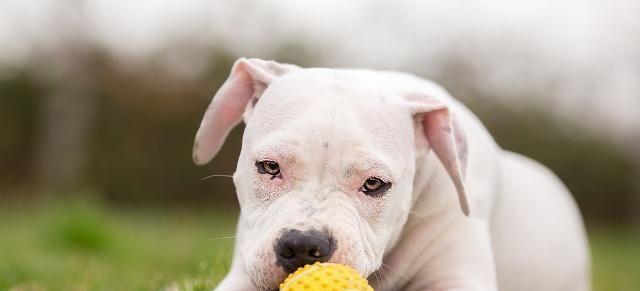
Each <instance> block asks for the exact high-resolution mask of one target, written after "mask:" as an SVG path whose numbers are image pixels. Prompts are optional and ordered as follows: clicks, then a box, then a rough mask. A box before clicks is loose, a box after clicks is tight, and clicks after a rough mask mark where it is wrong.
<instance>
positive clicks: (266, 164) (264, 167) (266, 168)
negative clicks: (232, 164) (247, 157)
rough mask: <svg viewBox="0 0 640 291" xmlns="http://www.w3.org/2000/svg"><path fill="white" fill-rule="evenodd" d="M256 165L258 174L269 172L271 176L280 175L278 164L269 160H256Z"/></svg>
mask: <svg viewBox="0 0 640 291" xmlns="http://www.w3.org/2000/svg"><path fill="white" fill-rule="evenodd" d="M256 167H257V168H258V173H260V174H269V175H271V176H273V177H272V179H273V178H275V177H276V176H278V175H280V165H278V163H276V162H274V161H271V160H262V161H258V162H256Z"/></svg>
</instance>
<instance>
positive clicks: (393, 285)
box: [380, 265, 396, 290]
mask: <svg viewBox="0 0 640 291" xmlns="http://www.w3.org/2000/svg"><path fill="white" fill-rule="evenodd" d="M383 267H384V265H383ZM387 267H388V266H387ZM380 272H381V274H382V276H383V277H384V278H385V279H387V282H389V285H391V289H392V290H396V286H395V284H394V283H393V280H391V278H389V276H388V275H387V272H386V271H385V270H384V268H380Z"/></svg>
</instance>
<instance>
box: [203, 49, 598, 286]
mask: <svg viewBox="0 0 640 291" xmlns="http://www.w3.org/2000/svg"><path fill="white" fill-rule="evenodd" d="M243 119H244V122H245V123H246V129H245V131H244V137H243V142H242V151H241V153H240V157H239V159H238V165H237V168H236V172H235V174H234V176H233V181H234V183H235V186H236V191H237V195H238V200H239V202H240V207H241V214H240V218H239V222H238V229H237V240H236V242H235V251H234V257H233V263H232V266H231V270H230V271H229V273H228V274H227V276H226V278H225V279H224V280H223V281H222V282H221V283H220V285H219V286H218V288H217V289H216V290H275V289H277V288H278V285H279V283H281V282H282V281H283V280H284V278H285V276H286V275H287V274H288V273H290V272H292V271H294V270H296V269H297V268H298V267H300V266H303V265H305V264H308V263H313V262H315V261H322V262H325V261H328V262H335V263H341V264H347V265H350V266H351V267H353V268H354V269H356V270H357V271H358V272H360V273H361V274H362V275H363V276H368V278H369V282H370V283H371V284H372V285H373V287H374V288H375V290H498V289H500V290H507V291H509V290H512V291H527V290H544V291H553V290H558V291H569V290H589V286H590V275H589V261H590V259H589V251H588V245H587V239H586V236H585V231H584V227H583V224H582V220H581V217H580V213H579V211H578V209H577V207H576V205H575V203H574V201H573V200H572V198H571V195H570V194H569V192H568V191H567V189H566V188H565V187H564V186H563V184H562V183H561V182H560V181H559V180H558V178H556V177H555V176H554V174H553V173H551V172H550V171H549V170H548V169H546V168H545V167H544V166H541V165H540V164H538V163H536V162H534V161H532V160H529V159H527V158H525V157H523V156H520V155H517V154H514V153H510V152H507V151H504V150H502V149H500V148H499V147H498V146H497V145H496V143H495V141H494V140H493V139H492V137H491V135H490V134H489V133H488V132H487V130H486V129H485V128H484V127H483V125H482V124H481V123H480V121H479V120H478V119H477V118H476V117H475V116H474V115H473V114H472V113H471V112H470V111H469V110H468V109H467V108H466V107H464V106H463V105H462V104H460V103H459V102H457V101H456V100H454V99H453V98H452V97H450V96H449V94H448V93H447V92H446V91H444V90H443V89H442V88H440V87H439V86H437V85H435V84H434V83H431V82H429V81H426V80H423V79H420V78H417V77H414V76H412V75H408V74H402V73H396V72H386V71H371V70H352V69H324V68H300V67H297V66H294V65H287V64H280V63H276V62H273V61H263V60H259V59H244V58H242V59H239V60H238V61H236V63H235V64H234V66H233V69H232V70H231V74H230V76H229V78H228V79H227V81H226V83H225V84H224V85H223V86H222V87H221V88H220V90H219V91H218V92H217V93H216V95H215V97H214V98H213V101H212V102H211V105H210V106H209V108H208V109H207V111H206V113H205V115H204V119H203V120H202V124H201V125H200V129H199V130H198V133H197V135H196V140H195V145H194V152H193V153H194V156H193V158H194V160H195V162H196V163H197V164H200V165H201V164H205V163H207V162H209V161H210V160H211V159H212V158H213V157H214V156H215V155H216V153H217V152H218V150H219V149H220V147H221V146H222V144H223V143H224V140H225V138H226V136H227V134H228V133H229V131H230V130H231V129H232V128H233V127H234V126H236V125H237V124H238V123H239V122H240V121H241V120H243Z"/></svg>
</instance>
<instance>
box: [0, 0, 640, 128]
mask: <svg viewBox="0 0 640 291" xmlns="http://www.w3.org/2000/svg"><path fill="white" fill-rule="evenodd" d="M61 3H64V2H63V1H54V0H49V1H47V0H14V1H11V0H0V64H4V65H5V66H15V65H18V66H19V65H20V64H21V63H22V62H24V61H25V60H27V59H28V57H29V54H30V52H31V51H32V50H33V49H34V48H37V49H39V50H46V49H48V48H49V47H55V45H56V43H58V42H60V41H61V40H60V39H64V36H65V35H67V34H70V33H71V32H68V31H65V29H64V26H63V25H60V19H59V18H53V17H51V11H52V8H60V7H61V6H62V4H61ZM83 9H84V10H83V15H82V16H77V17H78V19H72V21H71V23H77V25H78V26H81V27H80V28H78V27H75V28H74V29H76V31H77V30H78V29H79V30H82V31H84V32H85V33H86V35H88V36H89V38H91V39H93V40H95V41H97V42H100V43H103V44H104V45H105V46H106V47H108V48H109V49H110V50H112V51H113V52H114V53H116V54H118V55H120V56H122V57H130V58H136V57H145V56H148V55H150V54H151V53H153V52H155V51H157V50H159V49H163V48H165V47H167V46H175V44H176V43H180V42H193V43H194V44H198V45H202V46H213V45H215V46H219V47H224V48H227V49H230V50H232V51H233V52H234V53H235V54H237V55H248V56H259V57H265V58H269V57H270V56H271V55H272V54H273V50H274V49H276V48H277V47H278V46H279V45H281V44H282V43H285V42H294V41H295V42H302V43H305V44H306V45H307V46H308V47H311V48H313V52H314V53H316V54H317V55H316V57H317V59H318V60H319V62H320V63H319V64H322V65H326V66H341V67H352V66H357V67H369V68H385V69H399V70H408V71H412V72H420V73H424V72H429V70H430V68H432V67H433V68H436V67H437V65H438V61H439V57H440V56H442V54H443V53H446V52H448V51H456V52H458V53H462V54H464V55H467V56H471V61H472V63H473V65H474V66H476V67H478V68H486V72H487V75H486V76H484V78H486V80H485V82H487V84H488V85H487V86H489V87H490V88H492V90H495V91H496V96H501V98H510V96H511V94H509V92H510V91H514V92H515V91H517V90H528V89H530V88H529V87H533V88H535V87H536V86H545V85H548V80H549V79H554V80H560V81H561V84H562V85H561V86H562V88H561V90H559V91H557V92H556V93H555V95H554V96H549V97H548V104H550V105H549V106H550V107H553V108H557V110H559V112H562V114H566V115H568V116H571V118H573V119H579V120H588V122H589V123H590V124H591V128H592V129H594V130H607V134H613V135H615V136H617V137H618V138H620V137H622V138H624V137H625V136H628V135H629V134H631V135H635V136H636V137H637V136H639V135H640V134H639V133H638V131H639V130H640V129H639V127H640V17H638V15H639V13H640V1H633V0H582V1H581V0H527V1H499V0H488V1H478V0H475V1H462V0H448V1H441V0H436V1H371V0H358V1H344V0H307V1H278V0H266V1H247V0H240V1H209V0H182V1H177V0H176V1H169V0H163V1H159V0H158V1H153V0H136V1H126V0H93V1H86V2H85V6H84V8H83ZM73 15H74V12H71V13H69V16H68V17H69V18H74V17H76V16H73ZM74 21H75V22H74ZM61 37H63V38H61ZM183 57H184V58H182V57H180V58H179V60H180V61H179V62H177V63H180V64H191V65H192V66H191V67H193V68H196V67H197V65H198V63H199V62H198V59H197V58H193V57H192V56H191V58H190V56H189V55H188V54H185V55H183ZM190 62H191V63H190ZM196 71H197V70H196ZM513 95H514V96H515V95H517V94H513Z"/></svg>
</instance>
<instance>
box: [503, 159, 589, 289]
mask: <svg viewBox="0 0 640 291" xmlns="http://www.w3.org/2000/svg"><path fill="white" fill-rule="evenodd" d="M501 159H502V161H501V165H502V168H501V171H502V175H501V182H500V184H501V187H502V189H501V191H499V192H500V194H499V195H498V197H496V199H497V201H496V204H495V207H494V211H493V216H492V218H491V228H492V230H491V232H492V244H493V250H494V255H495V258H496V267H497V276H498V286H499V289H500V290H503V291H527V290H545V291H555V290H557V291H569V290H576V291H578V290H579V291H584V290H589V289H590V271H589V265H590V259H589V251H588V243H587V238H586V234H585V230H584V226H583V223H582V218H581V216H580V212H579V211H578V208H577V205H576V203H575V201H574V200H573V198H572V197H571V194H570V193H569V191H568V190H567V189H566V188H565V187H564V185H563V184H562V182H560V180H559V179H558V178H557V177H556V176H555V175H554V174H553V173H552V172H551V171H550V170H548V169H547V168H546V167H544V166H542V165H540V164H539V163H537V162H535V161H533V160H531V159H528V158H526V157H523V156H521V155H518V154H514V153H510V152H506V151H505V152H504V154H503V155H502V158H501Z"/></svg>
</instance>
